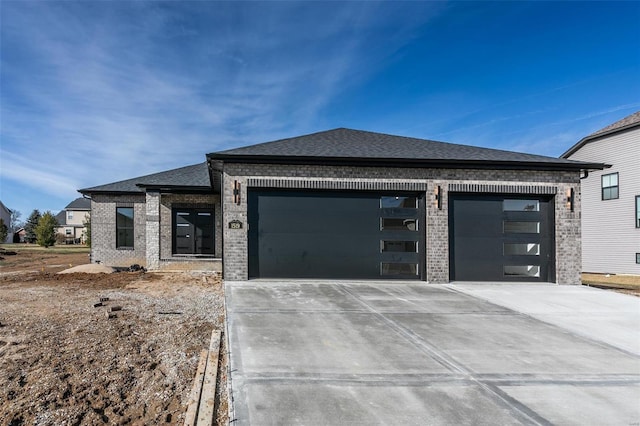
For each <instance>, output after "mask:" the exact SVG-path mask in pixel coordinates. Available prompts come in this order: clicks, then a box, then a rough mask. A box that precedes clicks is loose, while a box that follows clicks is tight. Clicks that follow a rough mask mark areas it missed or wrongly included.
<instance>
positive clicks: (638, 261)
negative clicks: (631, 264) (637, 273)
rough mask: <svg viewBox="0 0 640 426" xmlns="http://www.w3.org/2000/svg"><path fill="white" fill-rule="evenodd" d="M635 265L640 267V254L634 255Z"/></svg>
mask: <svg viewBox="0 0 640 426" xmlns="http://www.w3.org/2000/svg"><path fill="white" fill-rule="evenodd" d="M636 263H637V264H638V265H640V253H636Z"/></svg>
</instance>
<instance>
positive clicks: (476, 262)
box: [449, 194, 555, 282]
mask: <svg viewBox="0 0 640 426" xmlns="http://www.w3.org/2000/svg"><path fill="white" fill-rule="evenodd" d="M449 209H450V210H449V232H450V234H449V243H450V248H449V250H450V255H449V260H450V263H449V265H450V279H451V280H452V281H544V282H547V281H553V280H554V276H555V272H554V246H555V242H554V209H553V199H552V198H549V197H527V196H506V195H505V196H501V195H476V194H453V195H452V196H451V197H450V203H449Z"/></svg>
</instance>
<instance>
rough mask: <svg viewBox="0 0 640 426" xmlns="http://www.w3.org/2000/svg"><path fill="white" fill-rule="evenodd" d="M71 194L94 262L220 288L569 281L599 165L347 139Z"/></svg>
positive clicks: (251, 153)
mask: <svg viewBox="0 0 640 426" xmlns="http://www.w3.org/2000/svg"><path fill="white" fill-rule="evenodd" d="M206 158H207V161H206V162H205V163H200V164H196V165H192V166H187V167H183V168H179V169H174V170H169V171H165V172H161V173H156V174H152V175H148V176H142V177H139V178H134V179H129V180H126V181H121V182H115V183H111V184H107V185H102V186H96V187H92V188H86V189H82V190H80V192H81V193H83V194H85V195H87V196H90V197H91V200H92V201H91V205H92V243H93V244H92V259H93V260H94V261H101V262H103V263H106V264H113V265H118V264H120V265H122V264H132V263H139V264H143V265H146V266H147V268H149V269H163V268H187V267H197V268H199V269H206V270H217V271H224V276H225V278H226V279H230V280H246V279H251V278H337V279H417V280H423V281H427V282H431V283H445V282H449V281H542V282H556V283H561V284H579V283H580V271H581V264H580V173H581V171H585V170H600V169H602V168H603V167H604V165H603V164H600V163H586V162H578V161H572V160H566V159H559V158H551V157H544V156H538V155H530V154H522V153H516V152H510V151H501V150H494V149H487V148H479V147H473V146H464V145H456V144H450V143H444V142H435V141H429V140H423V139H415V138H407V137H400V136H392V135H386V134H380V133H372V132H364V131H358V130H351V129H344V128H341V129H334V130H329V131H325V132H319V133H314V134H310V135H305V136H299V137H294V138H288V139H282V140H278V141H273V142H267V143H262V144H257V145H251V146H247V147H243V148H237V149H231V150H227V151H222V152H216V153H211V154H207V156H206Z"/></svg>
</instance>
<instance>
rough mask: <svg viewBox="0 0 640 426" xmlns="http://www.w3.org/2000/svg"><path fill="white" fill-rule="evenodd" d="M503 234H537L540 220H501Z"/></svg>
mask: <svg viewBox="0 0 640 426" xmlns="http://www.w3.org/2000/svg"><path fill="white" fill-rule="evenodd" d="M503 230H504V233H505V234H539V233H540V222H510V221H507V220H505V221H504V222H503Z"/></svg>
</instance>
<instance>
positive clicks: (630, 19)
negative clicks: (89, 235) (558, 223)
mask: <svg viewBox="0 0 640 426" xmlns="http://www.w3.org/2000/svg"><path fill="white" fill-rule="evenodd" d="M0 19H1V22H0V23H1V25H0V36H1V39H0V55H1V56H0V60H1V62H0V78H1V80H0V113H1V115H0V200H2V201H3V202H4V204H5V205H7V206H8V207H9V208H13V209H17V210H19V211H20V212H21V213H22V219H26V217H27V216H28V215H29V213H30V212H31V211H32V210H33V209H34V208H38V209H40V210H41V211H44V210H52V211H53V212H57V211H59V210H61V209H63V208H64V207H65V205H66V204H68V203H69V202H70V201H71V200H73V199H74V198H76V197H78V196H79V194H78V193H77V192H76V190H77V189H78V188H84V187H89V186H95V185H100V184H104V183H109V182H114V181H117V180H122V179H128V178H132V177H135V176H140V175H144V174H148V173H154V172H158V171H163V170H167V169H171V168H175V167H181V166H184V165H189V164H195V163H198V162H201V161H204V159H205V154H206V153H208V152H214V151H218V150H223V149H227V148H232V147H237V146H242V145H249V144H253V143H258V142H265V141H269V140H274V139H279V138H283V137H289V136H298V135H301V134H306V133H311V132H315V131H320V130H327V129H332V128H336V127H350V128H355V129H362V130H371V131H378V132H384V133H391V134H399V135H406V136H414V137H420V138H425V139H433V140H441V141H446V142H453V143H460V144H469V145H478V146H484V147H492V148H500V149H508V150H515V151H523V152H530V153H535V154H541V155H549V156H558V155H560V154H561V153H562V152H564V151H565V150H566V149H568V148H569V147H570V146H571V145H573V144H574V143H575V142H577V141H578V140H579V139H581V138H582V137H584V136H586V135H588V134H589V133H591V132H593V131H595V130H598V129H599V128H602V127H604V126H606V125H608V124H610V123H612V122H614V121H617V120H618V119H620V118H622V117H624V116H626V115H629V114H631V113H633V112H635V111H638V110H640V78H639V77H640V26H638V22H640V2H393V3H379V2H230V3H226V2H211V1H198V2H168V1H165V2H153V1H136V2H127V1H121V2H98V1H84V2H72V1H65V2H48V1H6V0H3V1H2V2H0Z"/></svg>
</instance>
